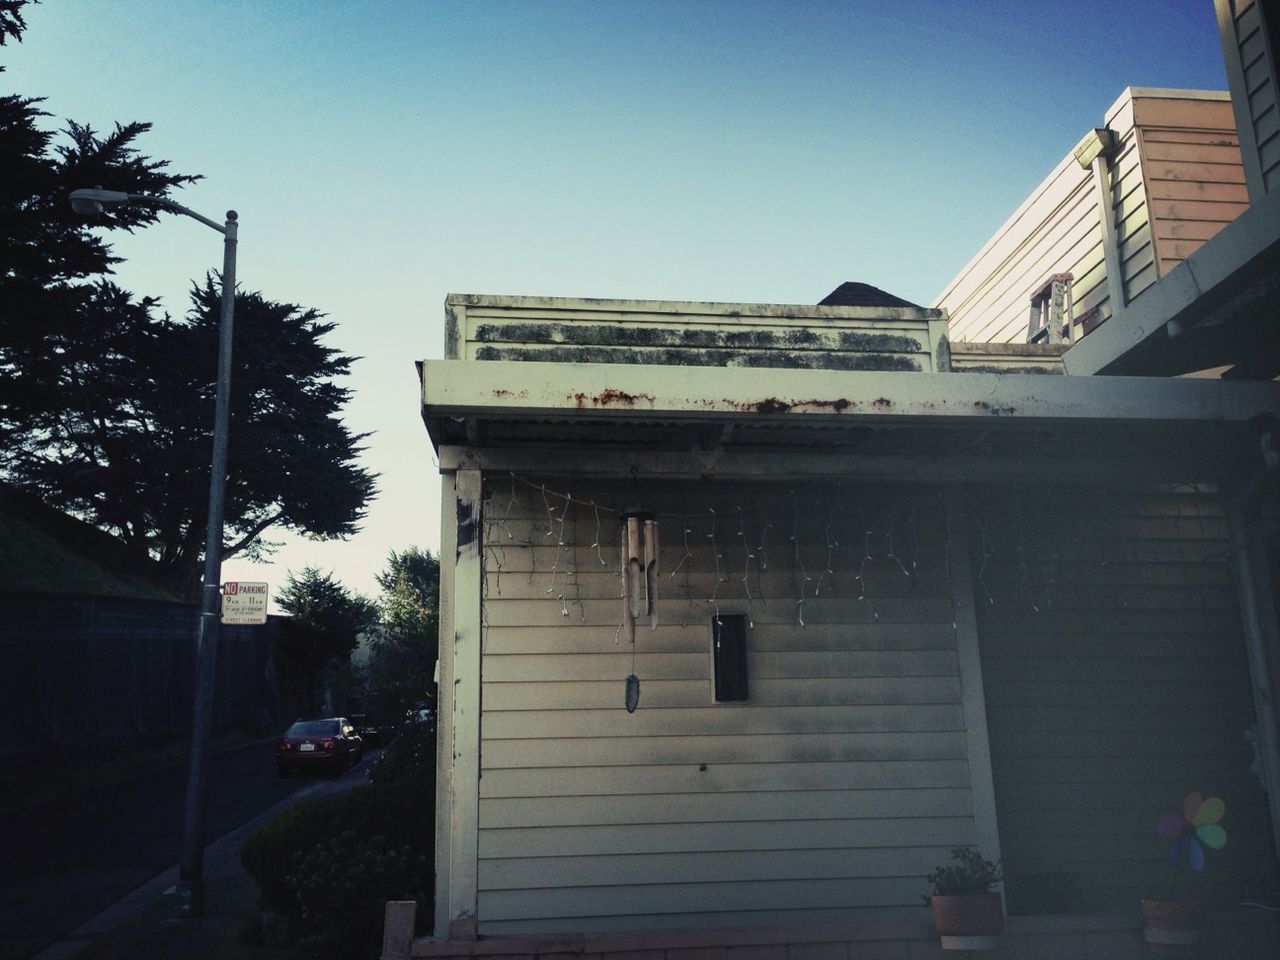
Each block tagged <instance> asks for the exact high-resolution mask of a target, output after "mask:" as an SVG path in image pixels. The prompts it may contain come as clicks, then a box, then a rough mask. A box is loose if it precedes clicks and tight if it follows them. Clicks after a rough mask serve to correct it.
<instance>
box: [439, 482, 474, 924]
mask: <svg viewBox="0 0 1280 960" xmlns="http://www.w3.org/2000/svg"><path fill="white" fill-rule="evenodd" d="M442 488H443V489H442V496H441V510H442V517H441V538H440V552H441V557H440V561H441V562H440V681H439V691H440V716H439V724H440V727H439V731H438V733H437V741H436V753H437V758H436V770H437V783H436V905H435V935H436V936H437V937H445V936H450V937H455V936H457V937H467V936H472V937H473V936H474V932H475V923H476V859H477V842H478V828H479V793H480V641H481V638H480V602H481V597H480V586H481V570H480V564H481V562H482V544H481V542H480V540H481V531H482V529H483V528H482V526H481V516H480V515H481V509H482V507H481V499H482V494H481V472H480V471H479V470H476V469H461V468H460V469H458V470H456V471H455V472H453V473H445V474H444V475H443V484H442Z"/></svg>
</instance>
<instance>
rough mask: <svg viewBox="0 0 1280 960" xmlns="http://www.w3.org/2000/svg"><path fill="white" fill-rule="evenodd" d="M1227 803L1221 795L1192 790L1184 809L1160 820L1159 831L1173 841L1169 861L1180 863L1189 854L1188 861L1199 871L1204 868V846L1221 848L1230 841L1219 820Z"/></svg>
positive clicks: (1183, 806)
mask: <svg viewBox="0 0 1280 960" xmlns="http://www.w3.org/2000/svg"><path fill="white" fill-rule="evenodd" d="M1226 811H1227V805H1226V804H1225V803H1223V802H1222V801H1221V800H1220V799H1219V798H1218V797H1209V798H1208V799H1207V800H1206V799H1205V798H1204V797H1203V796H1201V795H1200V794H1199V793H1188V794H1187V796H1186V798H1185V799H1184V800H1183V801H1182V812H1181V813H1166V814H1165V815H1164V816H1163V817H1161V818H1160V819H1159V820H1158V821H1156V833H1158V834H1160V836H1162V837H1164V838H1165V839H1166V840H1168V841H1170V843H1169V865H1170V866H1176V865H1177V863H1178V861H1179V860H1181V859H1182V854H1183V851H1186V854H1187V864H1188V866H1190V867H1191V869H1192V870H1194V871H1195V872H1196V873H1200V872H1201V871H1203V870H1204V848H1205V847H1211V848H1212V849H1214V850H1221V849H1222V848H1223V847H1224V846H1226V843H1227V831H1226V830H1224V829H1222V827H1221V826H1220V825H1219V823H1218V821H1219V820H1221V819H1222V815H1223V814H1224V813H1226Z"/></svg>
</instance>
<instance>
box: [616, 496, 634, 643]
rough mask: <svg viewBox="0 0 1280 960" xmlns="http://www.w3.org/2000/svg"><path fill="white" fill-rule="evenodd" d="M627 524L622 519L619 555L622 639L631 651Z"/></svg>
mask: <svg viewBox="0 0 1280 960" xmlns="http://www.w3.org/2000/svg"><path fill="white" fill-rule="evenodd" d="M629 532H630V531H629V529H628V524H627V522H626V520H625V519H624V521H623V523H622V526H621V532H620V536H621V540H622V549H621V550H620V551H619V555H620V556H621V558H622V570H621V573H622V639H623V641H624V642H625V643H626V644H627V645H628V646H630V647H631V648H632V649H634V648H635V643H636V619H635V617H634V616H633V615H632V613H631V583H632V580H633V577H632V575H631V538H630V537H629V536H628V534H629Z"/></svg>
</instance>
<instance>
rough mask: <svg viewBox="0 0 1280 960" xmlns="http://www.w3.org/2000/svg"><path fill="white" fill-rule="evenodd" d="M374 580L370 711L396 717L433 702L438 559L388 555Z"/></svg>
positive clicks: (425, 554) (414, 551) (423, 554)
mask: <svg viewBox="0 0 1280 960" xmlns="http://www.w3.org/2000/svg"><path fill="white" fill-rule="evenodd" d="M377 580H378V586H380V587H381V588H382V596H381V597H380V598H379V601H378V608H379V612H380V614H381V619H380V623H379V629H378V631H377V632H376V633H375V634H374V635H373V639H372V642H371V644H370V646H371V649H372V655H371V657H370V659H369V664H368V668H367V670H368V677H367V682H368V689H369V696H368V700H369V707H370V709H371V710H374V711H375V712H377V713H379V714H381V715H383V716H386V717H396V718H399V717H403V716H404V714H405V712H406V711H407V710H409V709H410V708H412V707H414V706H417V705H418V704H422V703H430V704H434V702H435V694H436V690H435V680H434V677H435V665H436V657H437V655H438V651H439V640H438V632H439V624H440V615H439V602H440V560H439V558H438V557H436V556H434V555H433V554H432V553H431V552H430V551H427V550H420V549H419V548H417V547H409V548H408V549H406V550H404V551H403V552H402V553H396V552H395V551H394V550H393V551H392V552H391V555H390V556H389V557H388V558H387V567H386V569H385V570H383V571H382V572H381V573H379V574H378V575H377Z"/></svg>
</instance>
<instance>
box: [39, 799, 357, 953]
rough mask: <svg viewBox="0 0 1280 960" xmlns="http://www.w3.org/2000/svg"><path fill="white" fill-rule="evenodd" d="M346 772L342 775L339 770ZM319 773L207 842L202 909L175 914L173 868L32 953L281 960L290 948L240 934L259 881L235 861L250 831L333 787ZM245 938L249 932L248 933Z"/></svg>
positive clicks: (252, 919) (254, 906) (253, 915)
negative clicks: (186, 915)
mask: <svg viewBox="0 0 1280 960" xmlns="http://www.w3.org/2000/svg"><path fill="white" fill-rule="evenodd" d="M343 779H345V778H343ZM334 786H335V784H334V783H333V782H332V781H328V782H326V781H319V782H316V783H312V784H309V785H308V786H306V787H304V788H303V789H301V790H299V791H297V792H296V793H293V794H291V795H290V796H288V797H286V798H285V799H284V800H281V801H280V802H278V803H276V804H275V805H274V806H272V807H271V808H269V809H268V810H266V811H264V812H263V813H261V814H259V815H258V816H256V817H254V818H253V819H252V820H250V821H249V822H248V823H245V824H243V825H242V826H240V827H239V828H237V829H236V830H233V831H232V832H231V833H228V834H226V835H225V836H222V837H219V838H218V839H217V840H215V841H213V842H212V843H210V844H209V845H208V846H207V847H206V848H205V857H204V875H205V916H203V917H200V918H199V919H194V920H180V919H177V911H178V903H177V896H176V893H175V885H176V884H177V882H178V868H177V867H176V866H174V867H171V868H170V869H168V870H166V871H165V872H164V873H162V874H160V875H159V876H157V877H154V878H152V879H151V880H149V881H147V882H146V883H144V884H143V885H142V886H140V887H138V888H137V889H136V890H134V891H133V892H132V893H131V894H129V895H128V896H127V897H125V898H124V899H123V900H120V901H119V902H118V903H116V904H115V905H113V906H111V907H109V908H108V909H106V910H104V911H103V912H102V913H100V914H98V915H97V916H96V917H94V918H93V919H92V920H90V921H89V922H88V923H86V924H84V925H83V926H81V927H79V928H78V929H76V930H73V931H71V932H70V933H68V934H66V935H65V936H63V937H62V938H61V939H60V940H58V941H57V942H55V943H53V944H50V945H49V946H48V947H46V948H45V949H43V950H41V951H40V952H39V953H37V954H36V955H35V956H34V957H33V958H32V960H284V958H290V957H292V956H293V951H292V950H289V949H268V948H266V947H261V946H254V945H251V944H250V943H245V942H242V935H243V934H245V932H246V931H250V930H252V929H253V927H254V925H255V924H256V923H257V922H258V886H257V884H256V883H255V882H254V880H253V878H252V877H251V876H249V874H248V873H246V872H245V870H244V868H243V867H242V866H241V865H240V848H241V847H242V846H243V845H244V842H245V841H246V840H247V839H248V838H249V836H250V835H251V834H252V833H253V832H254V831H255V830H257V829H258V828H259V827H261V826H263V825H264V824H266V823H267V822H269V821H270V820H271V819H273V818H274V817H276V816H278V815H279V814H280V813H283V812H284V811H285V810H287V809H289V808H290V807H292V806H293V805H294V804H296V803H297V802H298V801H299V800H302V799H305V798H307V797H309V796H314V795H317V794H321V793H328V792H332V791H333V789H334ZM245 939H249V938H248V937H245Z"/></svg>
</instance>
